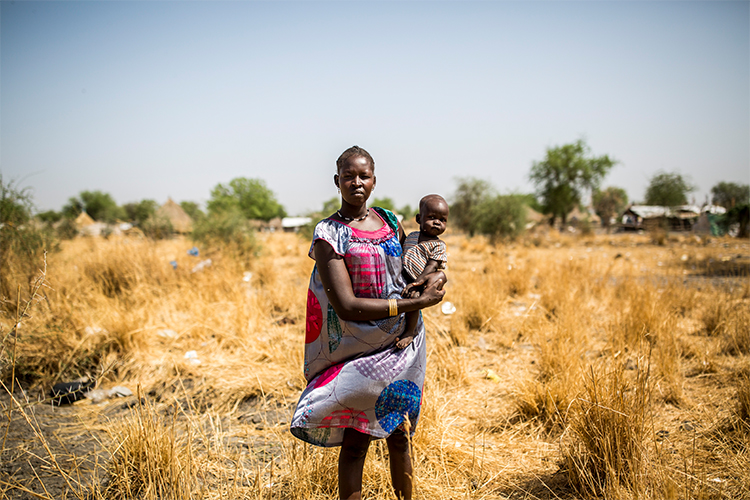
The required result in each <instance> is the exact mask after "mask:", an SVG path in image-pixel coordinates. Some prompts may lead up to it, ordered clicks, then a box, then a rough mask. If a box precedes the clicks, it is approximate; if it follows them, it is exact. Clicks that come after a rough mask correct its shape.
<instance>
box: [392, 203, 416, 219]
mask: <svg viewBox="0 0 750 500" xmlns="http://www.w3.org/2000/svg"><path fill="white" fill-rule="evenodd" d="M396 212H398V213H399V214H401V215H402V216H403V217H404V219H406V220H411V219H413V218H414V216H415V215H417V211H416V210H414V209H413V208H411V205H409V204H408V203H407V204H406V205H404V206H403V207H401V208H399V209H398V210H396Z"/></svg>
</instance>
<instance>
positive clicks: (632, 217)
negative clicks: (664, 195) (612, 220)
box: [619, 205, 701, 231]
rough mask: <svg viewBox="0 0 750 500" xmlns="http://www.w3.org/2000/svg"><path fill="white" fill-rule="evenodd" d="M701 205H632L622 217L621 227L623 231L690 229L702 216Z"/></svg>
mask: <svg viewBox="0 0 750 500" xmlns="http://www.w3.org/2000/svg"><path fill="white" fill-rule="evenodd" d="M700 213H701V209H700V207H697V206H694V205H681V206H679V207H662V206H657V205H631V206H630V207H628V208H627V209H626V210H625V212H623V214H622V216H621V218H620V225H619V228H620V229H621V230H623V231H640V230H646V231H653V230H656V229H669V230H670V231H690V230H691V229H692V228H693V225H694V224H695V222H696V221H697V220H698V217H699V216H700Z"/></svg>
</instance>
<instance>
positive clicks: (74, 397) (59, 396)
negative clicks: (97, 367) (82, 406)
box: [49, 380, 95, 406]
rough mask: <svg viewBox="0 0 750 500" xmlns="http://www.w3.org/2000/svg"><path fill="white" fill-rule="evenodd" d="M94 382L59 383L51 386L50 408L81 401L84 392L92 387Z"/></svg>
mask: <svg viewBox="0 0 750 500" xmlns="http://www.w3.org/2000/svg"><path fill="white" fill-rule="evenodd" d="M94 384H95V381H94V380H86V381H83V382H81V381H76V382H60V383H57V384H55V385H53V386H52V390H51V391H49V396H50V397H51V398H52V401H51V402H52V406H61V405H71V404H73V403H75V402H76V401H78V400H79V399H83V398H84V397H86V396H85V394H86V392H87V391H88V390H89V389H91V388H92V387H94Z"/></svg>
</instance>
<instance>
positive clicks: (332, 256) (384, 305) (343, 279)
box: [313, 240, 445, 321]
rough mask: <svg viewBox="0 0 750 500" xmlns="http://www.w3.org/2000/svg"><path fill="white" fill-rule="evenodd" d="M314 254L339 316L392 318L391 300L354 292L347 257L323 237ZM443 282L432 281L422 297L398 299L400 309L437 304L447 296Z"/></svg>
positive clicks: (368, 318)
mask: <svg viewBox="0 0 750 500" xmlns="http://www.w3.org/2000/svg"><path fill="white" fill-rule="evenodd" d="M313 254H314V255H315V262H317V266H318V273H319V274H320V281H321V282H322V283H323V287H324V288H325V291H326V295H327V296H328V300H329V301H330V302H331V305H332V306H333V309H334V311H336V314H337V315H338V316H339V318H341V319H343V320H346V321H370V320H374V319H384V318H387V317H389V310H388V300H386V299H364V298H360V297H356V296H355V295H354V290H353V288H352V281H351V278H350V277H349V271H347V269H346V264H345V263H344V259H343V258H342V257H341V256H340V255H338V254H337V253H336V252H334V251H333V248H332V247H331V245H330V244H328V243H327V242H325V241H323V240H318V241H316V242H315V244H314V245H313ZM443 279H444V278H443ZM442 284H443V280H442V279H437V280H435V281H433V282H429V281H428V283H427V286H426V287H425V290H424V292H423V293H422V295H421V296H420V297H419V298H416V299H398V301H397V305H398V312H399V313H402V312H409V311H416V310H418V309H424V308H425V307H429V306H433V305H435V304H437V303H438V302H440V301H441V300H442V299H443V295H445V292H444V291H443V290H442Z"/></svg>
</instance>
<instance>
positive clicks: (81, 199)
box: [63, 191, 127, 223]
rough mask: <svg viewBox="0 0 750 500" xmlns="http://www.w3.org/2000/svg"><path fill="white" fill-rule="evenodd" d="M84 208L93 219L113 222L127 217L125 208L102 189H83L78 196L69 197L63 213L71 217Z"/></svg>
mask: <svg viewBox="0 0 750 500" xmlns="http://www.w3.org/2000/svg"><path fill="white" fill-rule="evenodd" d="M84 210H85V211H86V213H87V214H89V215H90V216H91V218H92V219H94V220H97V221H101V222H109V223H112V222H115V221H116V220H117V219H124V218H125V217H127V214H126V213H125V210H124V209H123V208H122V207H118V206H117V203H116V202H115V200H114V198H112V196H111V195H110V194H109V193H103V192H101V191H82V192H81V193H80V194H79V195H78V197H77V198H76V197H72V198H70V199H68V203H67V204H66V205H65V206H64V207H63V213H64V214H65V216H66V217H70V218H75V217H77V216H78V215H79V214H80V213H81V212H82V211H84Z"/></svg>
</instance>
